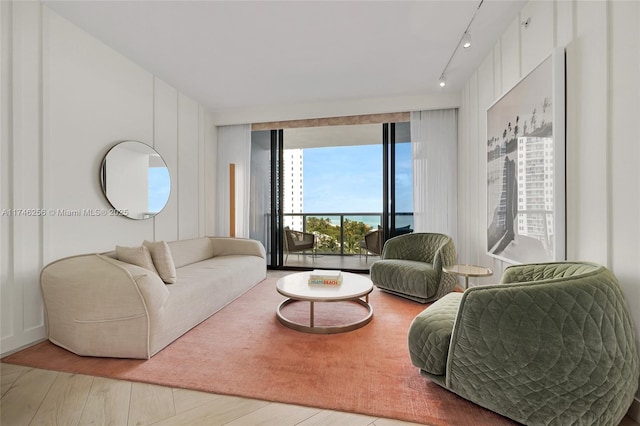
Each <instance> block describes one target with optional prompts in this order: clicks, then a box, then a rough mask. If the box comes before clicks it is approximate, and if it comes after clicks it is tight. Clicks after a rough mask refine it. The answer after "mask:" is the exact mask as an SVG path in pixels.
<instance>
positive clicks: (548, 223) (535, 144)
mask: <svg viewBox="0 0 640 426" xmlns="http://www.w3.org/2000/svg"><path fill="white" fill-rule="evenodd" d="M553 172H554V171H553V139H552V138H547V137H519V138H518V173H517V180H518V225H517V226H518V234H520V235H525V236H528V237H532V238H535V239H537V240H539V241H540V242H542V244H543V245H544V247H545V249H549V247H550V246H552V244H553V196H554V194H553Z"/></svg>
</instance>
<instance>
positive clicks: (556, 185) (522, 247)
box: [487, 49, 566, 263]
mask: <svg viewBox="0 0 640 426" xmlns="http://www.w3.org/2000/svg"><path fill="white" fill-rule="evenodd" d="M564 58H565V55H564V49H556V50H555V51H554V52H553V53H552V54H551V55H550V56H548V57H547V58H546V59H545V60H544V61H543V62H542V63H540V64H539V65H538V66H537V67H536V68H535V69H534V70H533V71H531V72H530V73H529V74H528V75H527V76H525V77H524V78H523V79H522V80H520V82H518V83H517V84H516V85H515V86H514V87H513V88H512V89H510V90H509V91H508V92H507V93H505V94H504V95H503V96H502V97H501V98H500V99H498V100H497V101H496V102H495V103H494V104H493V105H492V106H491V107H489V109H488V110H487V252H488V254H489V255H491V256H494V257H497V258H499V259H501V260H505V261H507V262H510V263H533V262H549V261H554V260H564V259H565V221H566V218H565V60H564Z"/></svg>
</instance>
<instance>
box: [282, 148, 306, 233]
mask: <svg viewBox="0 0 640 426" xmlns="http://www.w3.org/2000/svg"><path fill="white" fill-rule="evenodd" d="M302 164H303V162H302V149H285V150H284V165H283V172H284V173H283V187H284V188H283V190H284V197H283V198H284V206H283V207H284V210H283V211H284V213H285V216H284V226H288V227H289V228H291V229H295V230H297V231H302V230H303V223H302V216H287V213H302V198H303V197H302V189H303V188H302V179H303V176H302V174H303V171H302V170H303V169H302Z"/></svg>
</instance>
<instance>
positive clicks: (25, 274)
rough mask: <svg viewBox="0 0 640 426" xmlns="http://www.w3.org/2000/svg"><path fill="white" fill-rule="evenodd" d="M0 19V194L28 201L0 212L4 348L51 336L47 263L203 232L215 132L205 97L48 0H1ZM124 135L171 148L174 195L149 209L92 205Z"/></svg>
mask: <svg viewBox="0 0 640 426" xmlns="http://www.w3.org/2000/svg"><path fill="white" fill-rule="evenodd" d="M0 20H1V22H0V36H1V39H0V41H1V44H0V46H1V49H0V55H1V58H0V65H1V68H0V83H1V84H0V91H1V94H2V96H1V101H0V112H1V119H2V121H1V124H0V134H1V136H2V144H1V148H0V201H1V203H2V204H1V207H2V209H17V210H14V211H20V212H23V213H19V214H14V215H10V214H5V215H3V216H2V217H1V218H0V221H1V224H0V276H1V278H2V285H1V286H0V352H1V353H0V355H5V354H8V353H11V352H13V351H16V350H18V349H20V348H22V347H26V346H29V345H31V344H33V343H36V342H38V341H40V340H43V339H44V338H45V337H46V329H45V320H44V318H45V316H44V307H43V300H42V296H41V291H40V283H39V276H40V271H41V269H42V267H43V266H44V265H45V264H47V263H49V262H51V261H54V260H56V259H59V258H62V257H66V256H72V255H77V254H82V253H92V252H102V251H107V250H111V249H113V248H114V247H115V245H116V244H119V245H139V244H141V243H142V241H143V240H154V239H156V240H158V239H164V240H169V241H171V240H175V239H178V238H194V237H199V236H202V235H204V233H205V217H206V212H205V196H206V194H205V183H204V179H205V177H204V176H205V162H206V159H205V155H204V154H205V146H206V145H207V144H211V143H214V142H215V141H214V140H211V139H210V137H211V132H210V131H209V132H206V131H205V129H206V128H207V127H211V117H210V114H209V113H208V112H206V110H205V109H204V108H203V107H202V106H201V105H199V104H198V103H197V102H195V101H194V100H192V99H190V98H188V97H186V96H184V95H183V94H182V93H180V92H179V91H178V90H177V89H176V88H173V87H171V86H169V85H168V84H166V83H165V82H163V81H162V80H160V79H158V78H156V77H155V76H154V75H153V74H151V73H150V72H148V71H146V70H144V69H142V68H140V66H138V65H137V64H135V63H133V62H132V61H130V60H129V59H128V58H125V57H124V56H123V55H122V54H120V53H118V52H116V51H115V50H113V49H111V48H110V47H108V46H106V45H105V44H103V43H102V42H100V41H98V40H97V39H95V38H94V37H93V36H91V35H89V34H88V33H86V32H84V31H83V30H81V29H80V28H78V27H77V26H75V25H73V24H72V23H70V22H69V21H67V20H66V19H64V18H62V17H61V16H59V15H58V14H56V13H55V12H53V11H51V10H50V9H48V8H47V6H45V5H42V4H41V3H40V2H35V1H34V2H31V1H29V2H5V1H3V2H0ZM126 139H134V140H139V141H142V142H144V143H147V144H149V145H152V146H154V147H155V148H156V149H157V150H158V152H159V153H161V155H162V156H163V158H164V159H165V161H166V162H167V165H168V167H169V169H170V173H171V178H172V187H171V195H170V199H169V203H168V204H167V206H166V207H165V209H164V210H163V211H162V212H160V213H159V214H158V215H156V217H155V218H154V219H151V220H131V219H127V218H123V217H119V216H116V215H110V214H108V213H107V214H105V215H87V214H83V211H93V210H94V209H102V210H104V211H108V210H109V207H110V206H109V204H108V202H107V201H106V199H105V198H104V196H103V194H102V190H101V188H100V183H99V173H98V171H99V168H100V164H101V162H102V158H103V156H104V154H105V153H106V151H107V149H108V148H109V147H110V146H112V145H113V144H114V143H115V142H116V141H121V140H126ZM209 189H210V188H209ZM178 200H179V202H178ZM38 211H40V212H42V211H45V212H46V214H45V215H42V214H37V213H33V212H38ZM24 212H32V213H24ZM179 212H180V214H178V213H179Z"/></svg>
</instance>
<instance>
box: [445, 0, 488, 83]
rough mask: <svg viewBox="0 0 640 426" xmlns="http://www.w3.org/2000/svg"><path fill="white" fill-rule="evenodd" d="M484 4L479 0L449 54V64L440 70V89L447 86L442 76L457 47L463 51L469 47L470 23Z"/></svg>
mask: <svg viewBox="0 0 640 426" xmlns="http://www.w3.org/2000/svg"><path fill="white" fill-rule="evenodd" d="M483 2H484V0H480V3H478V7H477V8H476V11H475V12H473V16H472V17H471V20H470V21H469V24H468V25H467V28H466V29H465V30H464V33H462V37H460V41H458V44H457V45H456V48H455V49H453V52H452V53H451V57H450V58H449V62H447V65H445V66H444V69H443V70H442V73H441V74H440V78H439V79H438V84H440V87H444V86H446V85H447V83H446V81H445V78H444V75H445V74H446V72H447V69H448V68H449V65H450V64H451V60H452V59H453V57H454V55H455V54H456V51H457V50H458V47H460V46H462V48H463V49H468V48H469V47H471V34H470V33H469V27H471V23H472V22H473V20H474V19H475V17H476V14H477V13H478V11H479V10H480V6H482V3H483Z"/></svg>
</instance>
